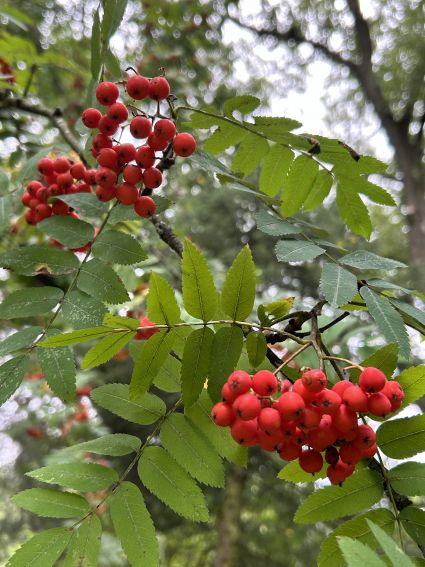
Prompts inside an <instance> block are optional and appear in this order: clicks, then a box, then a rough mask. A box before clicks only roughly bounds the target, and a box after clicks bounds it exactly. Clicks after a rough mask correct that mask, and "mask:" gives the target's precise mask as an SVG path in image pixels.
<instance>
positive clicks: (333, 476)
mask: <svg viewBox="0 0 425 567" xmlns="http://www.w3.org/2000/svg"><path fill="white" fill-rule="evenodd" d="M353 472H354V466H353V465H347V464H345V463H343V462H342V461H341V459H340V460H339V461H338V462H337V463H336V465H335V466H331V465H329V466H328V468H327V470H326V475H327V477H328V479H329V480H330V481H331V483H332V484H342V483H343V482H344V480H345V479H346V478H348V477H349V476H350V475H352V474H353Z"/></svg>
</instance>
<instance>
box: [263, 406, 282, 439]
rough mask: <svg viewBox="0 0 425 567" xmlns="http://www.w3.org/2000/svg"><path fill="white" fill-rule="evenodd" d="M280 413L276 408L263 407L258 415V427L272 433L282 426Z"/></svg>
mask: <svg viewBox="0 0 425 567" xmlns="http://www.w3.org/2000/svg"><path fill="white" fill-rule="evenodd" d="M280 425H281V419H280V413H279V412H278V411H277V410H276V409H274V408H262V410H261V411H260V413H259V415H258V427H259V428H260V429H262V430H263V431H265V432H266V433H269V434H272V433H274V432H275V431H277V430H278V429H279V428H280Z"/></svg>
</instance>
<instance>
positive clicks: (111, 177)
mask: <svg viewBox="0 0 425 567" xmlns="http://www.w3.org/2000/svg"><path fill="white" fill-rule="evenodd" d="M95 179H96V184H97V185H100V186H101V187H104V188H105V189H110V188H111V187H113V185H114V184H115V182H116V180H117V175H116V173H115V172H113V171H112V169H109V168H107V167H101V168H100V169H98V170H97V171H96V175H95Z"/></svg>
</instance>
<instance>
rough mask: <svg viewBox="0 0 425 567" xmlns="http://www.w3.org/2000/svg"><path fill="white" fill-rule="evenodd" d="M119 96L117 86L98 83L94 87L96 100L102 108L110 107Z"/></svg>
mask: <svg viewBox="0 0 425 567" xmlns="http://www.w3.org/2000/svg"><path fill="white" fill-rule="evenodd" d="M119 94H120V91H119V90H118V87H117V85H115V84H114V83H110V82H108V81H104V82H103V83H99V84H98V85H97V87H96V98H97V100H98V101H99V102H100V104H103V106H111V104H114V102H116V100H117V98H118V96H119Z"/></svg>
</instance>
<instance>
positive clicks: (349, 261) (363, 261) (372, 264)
mask: <svg viewBox="0 0 425 567" xmlns="http://www.w3.org/2000/svg"><path fill="white" fill-rule="evenodd" d="M339 263H340V264H344V265H345V266H351V267H352V268H357V269H359V270H394V269H396V268H406V267H407V266H406V264H403V262H398V261H397V260H392V259H391V258H384V257H383V256H378V255H377V254H374V253H373V252H368V251H367V250H356V251H355V252H351V254H347V255H346V256H343V257H342V258H341V259H340V260H339Z"/></svg>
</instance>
